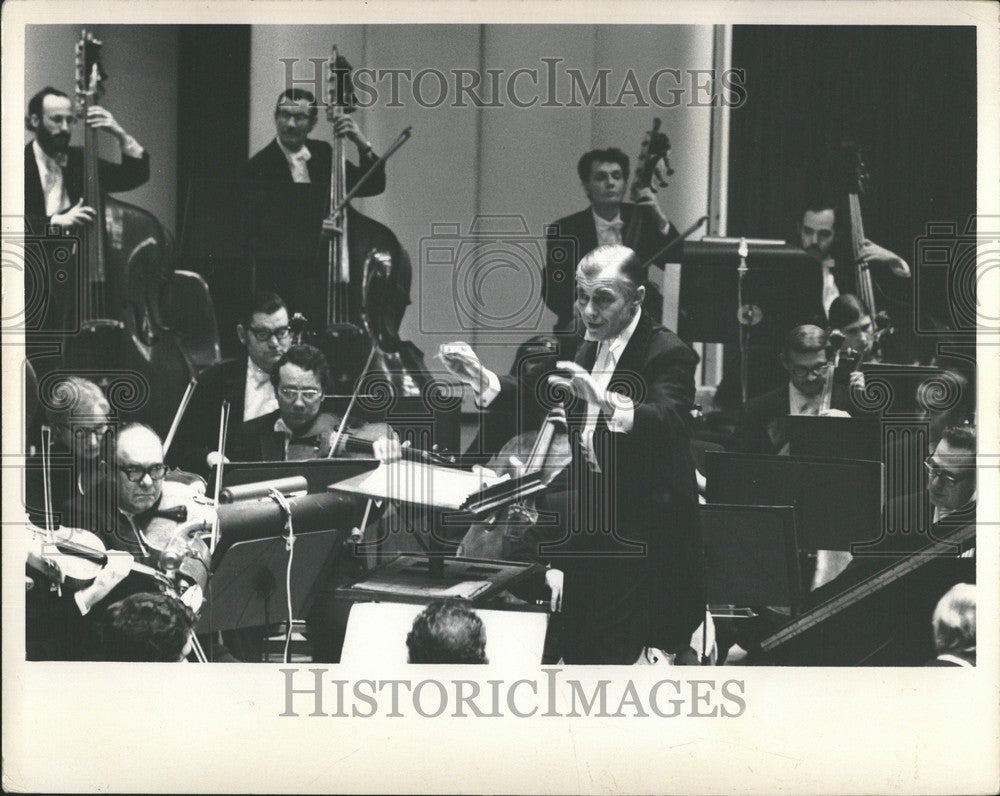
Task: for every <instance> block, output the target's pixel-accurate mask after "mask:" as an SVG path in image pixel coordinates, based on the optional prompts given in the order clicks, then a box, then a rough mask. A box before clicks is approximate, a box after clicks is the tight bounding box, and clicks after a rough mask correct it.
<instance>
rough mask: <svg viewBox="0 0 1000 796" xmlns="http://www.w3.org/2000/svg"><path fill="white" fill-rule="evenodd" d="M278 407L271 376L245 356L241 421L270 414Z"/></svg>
mask: <svg viewBox="0 0 1000 796" xmlns="http://www.w3.org/2000/svg"><path fill="white" fill-rule="evenodd" d="M277 408H278V397H277V396H276V395H275V394H274V385H273V384H271V376H270V374H269V373H268V372H267V371H265V370H261V369H260V368H259V367H257V365H255V364H254V361H253V360H252V359H250V357H247V381H246V388H245V390H244V392H243V422H244V423H246V422H247V421H249V420H253V419H254V418H255V417H260V416H261V415H266V414H270V413H271V412H273V411H274V410H275V409H277Z"/></svg>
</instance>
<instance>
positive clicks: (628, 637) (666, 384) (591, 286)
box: [441, 246, 705, 664]
mask: <svg viewBox="0 0 1000 796" xmlns="http://www.w3.org/2000/svg"><path fill="white" fill-rule="evenodd" d="M645 276H646V275H645V274H644V273H643V272H642V269H641V263H640V261H639V258H638V256H637V255H636V253H635V252H633V251H632V250H631V249H628V248H626V247H624V246H602V247H600V248H598V249H596V250H594V251H593V252H590V253H589V254H588V255H587V256H585V257H584V258H583V259H582V260H581V261H580V263H579V266H578V267H577V271H576V288H575V289H576V307H577V311H578V312H579V314H580V317H581V319H582V321H583V323H584V325H585V327H586V340H585V342H583V344H582V345H581V347H580V348H579V349H578V351H577V354H576V361H575V362H567V361H562V362H559V368H560V370H561V371H562V372H563V376H561V377H559V380H558V381H557V386H559V387H561V388H562V389H565V390H567V391H568V392H569V393H570V394H571V395H572V399H573V403H572V405H571V406H570V410H569V413H568V414H569V417H570V421H571V424H572V425H571V428H575V429H577V431H578V432H579V433H573V434H571V444H572V451H573V461H572V463H571V464H570V465H569V471H568V473H567V481H566V484H565V485H564V486H563V487H562V488H563V489H565V490H566V492H564V493H563V494H561V495H559V494H550V495H549V496H548V497H549V500H547V501H546V503H545V508H546V510H553V509H554V510H556V511H558V512H560V516H561V518H562V520H561V522H562V527H561V528H560V529H559V534H561V535H558V534H557V535H556V536H554V537H553V536H551V535H549V534H548V533H547V532H543V531H542V530H541V529H539V528H537V527H536V528H532V529H529V530H528V531H527V532H525V534H524V536H523V540H522V544H521V553H520V554H521V556H523V557H524V558H526V559H528V560H533V561H536V562H540V563H546V564H549V565H550V569H549V570H548V571H547V573H546V578H545V579H546V584H547V585H548V587H549V589H550V591H551V603H552V607H553V610H561V618H562V622H561V624H562V628H561V641H560V644H561V649H560V653H561V655H562V658H563V660H564V661H565V662H566V663H606V664H608V663H616V664H631V663H635V662H637V661H638V660H640V659H644V658H648V656H649V651H650V650H651V649H654V648H655V649H659V650H663V651H665V652H666V653H667V654H669V655H674V656H675V658H674V660H675V662H676V663H692V662H695V661H697V656H696V654H695V653H694V651H693V650H692V649H691V647H690V640H691V637H692V633H693V631H694V630H695V629H696V628H697V627H698V626H699V624H700V623H701V621H702V619H703V616H704V613H705V597H704V582H703V576H702V558H701V541H700V535H699V522H698V500H697V489H696V485H695V474H694V463H693V461H692V458H691V452H690V448H689V440H688V433H689V427H690V424H691V408H692V405H693V401H694V370H695V366H696V364H697V362H698V356H697V354H695V352H694V351H693V350H691V348H689V347H688V346H687V345H686V344H685V343H683V342H682V341H681V340H680V339H679V338H678V337H677V335H675V334H674V333H673V332H671V331H669V330H667V329H664V328H663V327H661V326H659V325H657V324H656V323H655V322H654V321H653V319H652V318H651V317H650V316H649V315H647V314H646V313H645V312H644V311H643V302H644V299H645V295H646V288H645V286H644V282H645ZM441 356H442V359H443V361H444V362H445V364H446V366H447V367H448V369H449V370H450V371H451V372H452V373H453V374H454V375H455V376H456V377H457V378H459V379H460V380H462V381H463V382H465V383H466V384H468V385H470V387H471V388H472V389H473V391H474V393H475V394H476V397H477V405H478V406H479V407H480V408H485V407H488V408H489V409H490V413H491V414H492V415H494V416H495V417H496V418H498V417H499V416H501V415H502V414H504V412H505V411H506V413H507V416H508V418H509V423H510V425H511V426H516V416H517V411H516V408H515V407H516V405H517V402H518V400H519V399H520V398H521V396H519V395H518V392H519V383H518V382H517V381H516V380H515V379H513V378H511V377H507V376H505V377H499V376H497V375H496V374H495V373H493V372H492V371H490V370H488V369H486V368H484V367H483V365H482V364H481V363H480V361H479V358H478V357H477V356H476V354H475V352H474V351H473V350H472V349H471V347H469V346H468V345H467V344H464V343H460V344H453V345H449V346H447V347H443V348H442V351H441ZM629 384H631V390H629ZM637 384H641V387H638V389H637ZM623 389H624V390H625V391H626V392H631V396H633V397H630V396H629V395H628V394H626V392H622V390H623ZM513 430H515V431H516V430H517V429H513ZM598 471H599V472H598ZM588 479H589V480H588ZM580 481H586V484H585V486H586V488H585V489H584V488H578V487H579V484H578V482H580ZM570 501H572V503H570ZM591 501H592V502H591ZM556 507H558V508H556ZM570 517H573V518H574V523H573V524H574V525H575V526H576V527H567V526H569V525H570V524H571V523H570ZM584 523H586V524H587V525H589V526H590V527H584ZM591 529H593V530H596V533H589V532H587V531H589V530H591ZM543 542H548V543H550V544H548V545H543V544H542V543H543ZM634 542H638V543H639V545H638V547H637V546H635V545H634V544H632V543H634ZM623 549H624V550H625V551H627V553H630V554H623ZM637 549H638V550H639V554H638V555H636V554H635V553H636V550H637Z"/></svg>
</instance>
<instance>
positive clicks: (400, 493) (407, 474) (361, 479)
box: [329, 460, 510, 511]
mask: <svg viewBox="0 0 1000 796" xmlns="http://www.w3.org/2000/svg"><path fill="white" fill-rule="evenodd" d="M509 479H510V476H508V475H503V476H498V477H492V476H489V475H484V474H482V473H474V472H471V471H469V470H456V469H453V468H450V467H438V466H435V465H432V464H425V463H424V462H412V461H406V460H400V461H398V462H393V463H392V464H385V463H382V464H380V465H379V466H378V467H377V468H376V469H374V470H370V471H368V472H366V473H362V474H360V475H356V476H353V477H352V478H347V479H345V480H343V481H338V482H337V483H335V484H331V485H330V487H329V488H330V489H332V490H339V491H342V492H350V493H352V494H357V495H364V496H365V497H371V498H378V499H383V500H398V501H400V502H402V503H416V504H419V505H422V506H432V507H434V508H438V509H451V510H453V511H457V510H458V509H460V508H461V507H462V505H463V504H464V503H465V501H466V499H467V498H468V497H469V495H472V494H474V493H476V492H479V491H480V490H481V489H484V488H486V487H489V486H493V485H494V484H499V483H501V482H502V481H507V480H509Z"/></svg>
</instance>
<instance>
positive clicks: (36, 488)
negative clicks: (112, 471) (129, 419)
mask: <svg viewBox="0 0 1000 796" xmlns="http://www.w3.org/2000/svg"><path fill="white" fill-rule="evenodd" d="M46 390H47V392H48V395H47V396H46V399H45V401H44V405H45V416H46V419H47V421H48V424H49V427H50V428H51V429H52V439H51V446H50V449H49V451H48V455H49V459H50V461H51V463H52V466H51V467H50V468H49V473H50V479H51V487H50V488H51V504H52V506H53V508H56V509H59V510H63V509H67V508H68V507H69V506H71V505H73V504H72V503H71V501H73V500H74V499H79V498H81V497H82V496H83V495H85V494H88V493H89V492H90V488H91V486H92V485H93V483H94V481H95V480H96V478H97V476H98V463H99V461H100V456H101V446H102V443H103V442H104V438H105V435H106V434H107V432H108V429H109V428H111V417H110V415H111V405H110V404H109V403H108V399H107V398H106V397H105V395H104V393H103V392H102V391H101V388H100V387H98V386H97V385H96V384H94V382H92V381H89V380H88V379H84V378H81V377H79V376H67V377H65V378H63V379H60V380H58V381H57V382H55V383H54V384H52V386H51V387H47V388H46ZM31 448H32V450H33V451H34V452H35V453H34V454H32V455H29V457H28V465H29V467H28V472H27V483H26V498H27V501H26V502H27V506H28V509H29V516H30V517H31V519H32V522H34V523H35V524H36V525H38V526H39V527H44V525H45V521H44V518H43V517H42V516H41V514H39V513H38V512H40V511H41V510H42V509H43V507H44V504H45V494H44V484H43V478H42V474H43V469H44V468H43V461H42V457H41V455H40V454H39V453H38V451H39V447H36V446H35V445H34V444H32V446H31ZM68 522H69V524H71V525H72V524H73V521H72V519H71V518H68Z"/></svg>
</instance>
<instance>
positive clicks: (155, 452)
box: [114, 423, 166, 514]
mask: <svg viewBox="0 0 1000 796" xmlns="http://www.w3.org/2000/svg"><path fill="white" fill-rule="evenodd" d="M114 469H115V473H114V478H115V486H116V493H117V497H118V507H119V508H120V509H121V510H122V511H125V512H128V513H129V514H139V513H141V512H143V511H146V510H147V509H149V508H152V507H153V506H154V505H155V504H156V502H157V501H158V500H159V499H160V495H161V494H162V492H163V476H164V474H165V472H166V467H165V466H164V464H163V443H162V442H160V438H159V436H157V434H156V432H155V431H153V429H151V428H150V427H149V426H146V425H142V424H141V423H133V424H131V425H127V426H125V427H124V428H123V429H122V430H121V431H119V432H118V441H117V445H116V451H115V468H114Z"/></svg>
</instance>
